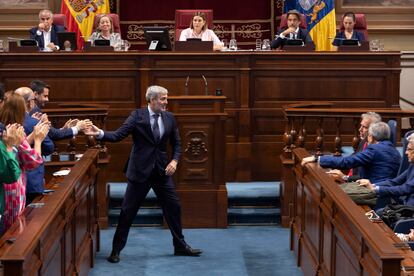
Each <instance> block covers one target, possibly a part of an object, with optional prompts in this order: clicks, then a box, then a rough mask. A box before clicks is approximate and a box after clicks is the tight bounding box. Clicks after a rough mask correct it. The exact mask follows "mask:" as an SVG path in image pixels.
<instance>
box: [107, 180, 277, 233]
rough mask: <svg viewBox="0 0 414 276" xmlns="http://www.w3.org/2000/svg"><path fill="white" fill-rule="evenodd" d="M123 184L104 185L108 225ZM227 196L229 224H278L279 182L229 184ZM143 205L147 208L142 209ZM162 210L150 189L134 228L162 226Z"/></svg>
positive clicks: (117, 211) (114, 219)
mask: <svg viewBox="0 0 414 276" xmlns="http://www.w3.org/2000/svg"><path fill="white" fill-rule="evenodd" d="M127 185H128V184H127V183H122V182H121V183H117V182H110V183H108V197H109V206H110V208H109V210H108V217H109V221H110V223H111V224H112V225H114V224H116V223H117V217H118V216H119V214H120V212H121V209H120V206H121V202H122V200H123V198H124V194H125V191H126V188H127ZM226 188H227V195H228V223H229V225H259V224H260V225H275V224H279V223H280V208H279V206H280V182H277V181H274V182H249V183H241V182H230V183H227V184H226ZM145 206H147V207H145ZM162 216H163V214H162V209H161V208H160V207H159V206H158V202H157V198H156V195H155V193H154V191H153V190H152V189H151V190H150V192H149V193H148V195H147V197H146V199H145V201H144V203H143V207H142V208H140V210H139V212H138V214H137V216H136V217H135V218H134V222H133V224H134V225H140V226H149V225H162V222H163V217H162Z"/></svg>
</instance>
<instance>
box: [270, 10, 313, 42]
mask: <svg viewBox="0 0 414 276" xmlns="http://www.w3.org/2000/svg"><path fill="white" fill-rule="evenodd" d="M286 16H287V28H284V29H282V30H280V31H279V33H278V35H277V36H276V39H275V40H273V41H272V43H271V45H270V46H271V48H272V49H277V48H279V47H282V48H283V46H285V45H286V44H287V41H288V40H289V39H301V40H302V41H303V44H308V43H313V42H312V38H311V37H310V35H309V32H308V30H306V29H303V28H300V27H299V25H300V16H301V14H300V12H299V11H297V10H290V11H288V12H287V14H286Z"/></svg>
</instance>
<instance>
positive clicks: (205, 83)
mask: <svg viewBox="0 0 414 276" xmlns="http://www.w3.org/2000/svg"><path fill="white" fill-rule="evenodd" d="M201 77H202V78H203V80H204V85H205V86H204V90H205V93H206V96H207V95H208V89H207V79H206V77H204V75H201Z"/></svg>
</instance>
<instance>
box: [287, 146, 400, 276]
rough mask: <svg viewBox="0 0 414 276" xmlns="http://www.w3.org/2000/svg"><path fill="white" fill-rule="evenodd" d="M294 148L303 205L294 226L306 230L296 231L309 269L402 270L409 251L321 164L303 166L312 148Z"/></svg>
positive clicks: (381, 272) (331, 271) (347, 272)
mask: <svg viewBox="0 0 414 276" xmlns="http://www.w3.org/2000/svg"><path fill="white" fill-rule="evenodd" d="M293 152H294V160H295V168H294V171H295V175H296V178H297V181H298V185H297V194H296V199H295V200H296V201H297V202H298V203H300V204H298V205H297V206H295V208H297V210H296V212H295V215H296V216H295V218H294V220H293V221H292V223H293V227H292V228H293V229H299V228H300V229H301V232H300V233H299V235H295V234H296V233H294V232H293V233H292V234H294V235H295V236H294V237H293V238H294V239H296V241H295V242H297V243H299V246H298V252H297V254H298V263H299V265H300V266H301V268H302V270H303V272H304V274H305V275H308V274H313V275H316V274H323V275H325V273H327V275H331V274H332V275H399V274H400V266H401V261H402V260H403V258H404V256H405V253H404V250H403V249H401V248H397V247H395V246H394V243H395V242H394V241H393V240H390V239H389V238H387V237H386V236H385V234H384V233H383V232H381V231H379V228H378V227H377V225H376V224H375V223H373V222H370V221H369V220H368V219H367V217H366V216H365V215H364V213H365V210H363V208H361V207H359V206H356V205H355V204H354V203H353V202H352V200H351V199H350V198H349V197H348V196H347V195H346V194H345V193H344V192H343V191H342V190H341V189H340V188H339V187H338V185H337V184H336V183H335V182H334V181H333V180H332V179H331V178H330V177H329V176H327V175H326V173H325V171H324V170H322V169H321V168H320V167H319V166H318V165H317V164H311V165H306V166H304V167H302V166H301V165H300V162H301V160H302V158H303V157H305V156H308V155H309V154H308V152H307V151H306V150H304V149H301V148H299V149H295V150H294V151H293ZM301 204H303V205H301ZM304 205H305V206H304ZM299 223H300V225H299ZM389 231H390V232H392V231H391V230H389ZM392 235H393V234H392Z"/></svg>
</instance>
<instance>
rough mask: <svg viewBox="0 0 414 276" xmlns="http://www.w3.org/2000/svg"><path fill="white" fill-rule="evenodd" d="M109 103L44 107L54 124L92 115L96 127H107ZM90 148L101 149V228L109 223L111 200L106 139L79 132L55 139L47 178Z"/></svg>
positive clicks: (47, 164)
mask: <svg viewBox="0 0 414 276" xmlns="http://www.w3.org/2000/svg"><path fill="white" fill-rule="evenodd" d="M108 108H109V107H108V106H107V105H100V104H84V103H76V104H75V103H71V104H58V105H57V104H54V105H49V106H48V108H45V109H44V110H43V112H44V113H46V114H47V115H48V118H49V120H50V121H51V122H52V125H53V126H54V127H56V128H58V127H62V126H63V125H64V124H65V123H66V121H67V120H69V119H75V118H76V119H80V120H83V119H90V120H91V121H92V122H93V123H94V124H95V125H96V126H97V127H99V128H101V129H105V128H106V124H105V123H106V119H107V116H108ZM88 149H97V150H99V159H98V166H99V174H98V181H97V187H96V192H97V194H96V197H97V206H98V207H99V208H98V215H97V216H98V222H99V226H100V227H101V228H106V227H107V226H108V202H107V194H106V192H107V190H106V182H107V179H106V171H107V170H106V168H107V165H108V164H109V161H110V158H111V157H110V154H109V152H108V148H107V147H106V145H105V143H104V142H101V141H97V140H96V139H95V138H94V137H91V136H85V135H83V134H79V135H78V136H76V137H74V138H71V139H67V140H62V141H57V142H55V152H54V153H53V154H52V156H51V158H50V160H48V161H46V162H45V172H46V173H45V179H46V181H47V182H48V181H49V180H50V179H51V177H52V173H53V172H55V171H57V170H58V169H60V168H61V167H72V166H74V165H75V164H76V161H77V160H78V159H79V157H80V156H82V154H83V153H84V152H85V151H86V150H88Z"/></svg>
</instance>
